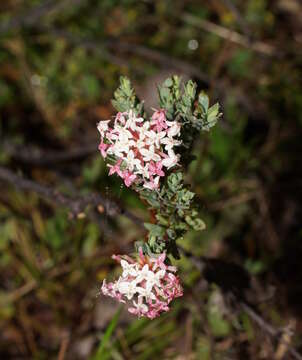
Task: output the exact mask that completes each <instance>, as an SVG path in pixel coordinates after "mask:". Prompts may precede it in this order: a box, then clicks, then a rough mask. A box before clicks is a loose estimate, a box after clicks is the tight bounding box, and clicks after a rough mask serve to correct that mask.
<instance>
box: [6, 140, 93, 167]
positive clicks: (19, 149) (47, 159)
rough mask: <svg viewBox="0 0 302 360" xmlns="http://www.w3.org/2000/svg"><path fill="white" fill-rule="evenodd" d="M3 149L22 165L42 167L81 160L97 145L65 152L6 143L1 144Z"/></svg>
mask: <svg viewBox="0 0 302 360" xmlns="http://www.w3.org/2000/svg"><path fill="white" fill-rule="evenodd" d="M3 149H4V151H5V152H6V153H7V154H8V155H10V156H11V157H13V158H14V159H16V160H17V161H20V162H22V163H24V164H30V165H35V166H41V167H44V166H49V165H54V164H58V163H64V162H68V161H75V160H79V159H83V158H85V157H87V156H89V155H91V154H94V153H95V152H96V149H97V143H95V144H87V145H82V146H80V147H78V148H73V149H72V150H66V151H52V150H47V151H46V150H41V149H37V148H30V147H28V146H26V147H25V146H16V145H12V144H11V143H8V142H6V143H4V144H3Z"/></svg>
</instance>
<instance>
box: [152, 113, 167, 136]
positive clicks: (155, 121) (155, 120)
mask: <svg viewBox="0 0 302 360" xmlns="http://www.w3.org/2000/svg"><path fill="white" fill-rule="evenodd" d="M166 120H167V119H166V110H165V109H160V110H157V111H155V112H154V113H153V115H152V121H151V125H154V127H155V129H156V131H157V132H160V131H162V130H163V129H167V128H168V124H167V122H166Z"/></svg>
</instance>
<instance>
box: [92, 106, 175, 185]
mask: <svg viewBox="0 0 302 360" xmlns="http://www.w3.org/2000/svg"><path fill="white" fill-rule="evenodd" d="M110 122H111V120H105V121H100V122H99V123H98V130H99V132H100V134H101V143H100V145H99V150H100V151H101V154H102V156H103V157H104V158H106V157H107V155H113V156H114V158H115V159H116V162H115V163H114V164H113V165H108V167H109V168H110V171H109V175H112V174H115V173H116V174H117V175H119V176H120V177H121V178H122V179H123V180H124V183H125V185H126V186H130V185H131V184H132V183H134V182H135V183H136V184H143V186H144V187H145V188H147V189H150V190H153V189H157V188H158V186H159V180H160V177H162V176H165V170H166V169H170V168H171V167H173V166H175V165H176V164H177V163H178V161H179V155H178V154H175V151H174V147H175V146H177V145H180V144H181V141H180V140H178V139H177V138H178V137H179V135H180V124H179V123H178V122H177V121H168V120H167V119H166V114H165V110H163V109H161V110H157V111H155V112H154V113H153V115H152V118H151V119H150V121H148V120H145V119H144V118H142V117H139V116H136V114H135V112H134V111H133V110H129V111H126V112H123V113H121V112H119V113H117V115H116V116H115V119H114V124H113V127H110V126H109V124H110Z"/></svg>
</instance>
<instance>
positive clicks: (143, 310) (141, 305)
mask: <svg viewBox="0 0 302 360" xmlns="http://www.w3.org/2000/svg"><path fill="white" fill-rule="evenodd" d="M132 303H133V305H134V307H135V308H136V309H137V310H138V311H140V312H141V313H143V314H144V313H146V312H148V310H149V309H148V306H147V305H145V304H144V303H143V296H138V301H137V303H136V302H135V301H134V300H133V301H132Z"/></svg>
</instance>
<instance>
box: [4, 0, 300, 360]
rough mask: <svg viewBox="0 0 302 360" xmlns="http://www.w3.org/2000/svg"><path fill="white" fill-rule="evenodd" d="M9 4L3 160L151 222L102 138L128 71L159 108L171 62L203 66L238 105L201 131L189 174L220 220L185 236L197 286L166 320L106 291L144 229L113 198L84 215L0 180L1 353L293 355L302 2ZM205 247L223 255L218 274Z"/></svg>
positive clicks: (211, 216)
mask: <svg viewBox="0 0 302 360" xmlns="http://www.w3.org/2000/svg"><path fill="white" fill-rule="evenodd" d="M0 11H1V12H0V150H1V151H0V162H1V167H6V168H9V169H11V170H13V171H14V172H15V173H17V174H19V175H20V174H23V176H24V177H26V178H30V179H32V180H34V181H36V182H38V183H42V184H46V185H47V186H49V187H53V188H55V189H58V190H60V191H62V192H64V193H65V194H68V195H74V194H76V195H81V196H85V194H87V193H89V192H91V191H93V192H96V193H100V194H102V195H103V196H106V197H109V198H110V199H114V200H116V201H118V202H119V203H120V204H123V206H124V207H125V208H127V209H129V210H132V212H133V213H135V214H136V215H137V216H139V217H141V218H142V219H143V220H144V221H146V222H148V221H150V219H149V215H148V213H147V212H146V210H145V205H144V204H143V203H142V202H140V201H139V200H138V198H137V196H136V194H133V193H132V192H131V191H129V190H127V189H125V188H124V187H123V186H122V185H121V182H120V181H119V180H118V179H117V178H115V177H110V178H109V177H108V176H107V169H106V167H105V165H104V162H103V160H102V158H101V156H100V155H99V153H98V152H97V151H96V148H97V143H98V134H97V131H96V122H98V121H99V120H102V119H107V118H109V117H110V116H111V115H113V111H114V110H113V107H112V105H111V104H110V99H111V98H112V94H113V92H114V90H115V89H116V87H117V84H118V79H119V76H120V75H126V76H128V77H129V78H131V80H133V82H134V83H135V86H136V88H137V92H138V93H139V95H140V97H141V98H142V99H145V102H146V109H147V108H148V107H149V106H154V94H155V85H156V84H158V83H161V82H162V81H163V80H164V79H165V78H166V77H167V76H168V75H170V74H171V73H176V74H179V75H182V76H183V78H184V79H187V78H189V77H191V78H193V79H194V80H195V81H196V82H197V83H198V90H202V89H205V90H206V91H207V92H208V93H209V95H210V97H211V100H212V103H214V101H216V100H219V102H220V103H221V105H222V111H223V113H224V116H223V118H222V119H221V120H220V122H219V124H218V125H217V126H216V127H215V128H214V129H212V131H211V132H209V133H206V132H203V133H202V136H200V138H198V139H197V141H196V142H195V144H194V148H193V153H194V155H195V156H196V160H195V161H193V162H192V163H191V164H190V166H189V168H188V170H187V173H186V179H185V180H186V182H187V183H188V184H190V185H191V187H192V189H193V191H194V192H196V193H197V196H198V199H199V204H200V208H201V212H202V218H203V219H204V220H205V223H206V226H207V228H206V230H205V231H203V232H201V233H199V232H194V231H192V232H190V233H189V234H188V235H186V236H185V238H183V239H182V244H183V247H184V249H185V251H187V252H188V253H193V254H194V256H195V257H194V258H193V257H192V256H182V258H181V260H179V261H177V262H176V263H177V264H178V266H179V267H180V274H181V277H182V281H183V283H184V287H185V295H184V297H183V298H181V299H179V300H177V301H175V302H174V304H173V306H172V310H171V311H170V312H169V313H167V314H166V315H164V316H161V317H160V318H159V319H157V320H154V321H148V320H145V319H141V320H136V319H135V318H133V317H131V316H130V315H128V314H127V313H126V312H125V311H124V310H119V309H118V307H117V305H116V304H114V303H112V302H111V301H110V300H108V299H104V298H103V297H97V296H96V295H97V294H98V291H99V290H98V289H99V285H100V282H101V281H102V279H103V278H104V277H107V276H109V277H110V276H111V275H112V276H114V274H115V273H116V271H117V269H116V268H115V267H114V263H113V262H112V261H111V259H110V256H111V254H112V253H124V252H129V251H131V249H132V248H133V243H134V241H136V240H137V239H140V238H142V237H143V236H144V229H142V228H141V227H139V226H137V225H136V224H135V223H133V222H131V221H130V220H129V219H128V218H126V217H124V216H114V217H112V216H110V209H107V208H106V207H105V208H104V207H102V206H99V207H98V208H96V207H94V206H90V207H88V209H86V210H87V211H86V212H85V213H79V214H77V216H76V217H74V216H71V214H70V211H69V210H68V209H66V208H65V207H60V206H57V205H54V204H53V203H52V202H49V201H45V200H43V199H41V198H40V197H39V196H37V194H36V193H35V192H32V191H26V192H24V191H21V190H20V189H18V188H15V187H12V186H11V185H9V184H8V183H7V182H5V181H2V180H3V179H2V180H1V178H0V182H1V192H0V250H1V251H0V269H1V272H0V330H1V341H0V355H1V358H3V359H10V358H12V359H20V358H26V359H60V360H61V359H139V360H143V359H151V358H158V359H159V358H160V359H204V360H207V359H242V358H246V359H273V358H276V359H285V358H290V356H292V355H291V354H290V353H289V352H288V346H289V345H288V343H290V344H291V346H293V347H295V348H296V349H298V350H299V349H300V350H301V348H302V338H301V329H302V323H301V315H302V311H301V303H302V287H301V284H302V282H301V280H302V267H301V255H302V246H301V243H302V242H301V241H302V239H301V235H302V229H301V192H302V184H301V153H302V145H301V139H300V134H301V126H302V85H301V70H300V69H301V68H302V66H301V65H302V53H301V42H302V21H301V17H299V16H297V14H300V13H301V12H302V5H301V2H299V1H298V0H290V1H289V0H287V1H284V0H277V1H268V0H247V1H239V0H236V1H235V0H232V1H231V0H208V1H203V2H200V1H195V0H186V1H175V0H174V1H172V0H171V1H170V0H167V1H151V0H148V1H147V0H145V1H132V0H122V1H114V0H103V1H98V0H86V1H85V0H69V1H64V0H61V1H54V0H53V1H41V0H7V1H4V2H1V4H0ZM231 31H233V32H231ZM62 154H64V155H63V158H62ZM108 210H109V211H108ZM203 258H215V259H216V260H217V261H218V260H219V261H221V263H220V262H218V263H217V262H215V263H210V264H212V265H213V266H214V265H215V266H214V267H213V268H214V269H215V271H214V273H211V272H210V273H205V274H204V273H201V271H200V269H198V268H197V267H196V259H197V260H198V259H203ZM226 262H227V263H232V264H233V266H232V267H231V268H229V267H228V268H226V267H225V263H226ZM220 265H221V267H220ZM226 269H229V271H228V270H226ZM244 270H245V271H246V273H244ZM243 274H244V275H243ZM246 274H248V276H249V277H248V278H249V279H250V284H249V283H248V281H245V279H246V277H245V276H246ZM214 275H215V276H214ZM230 293H231V295H232V294H236V296H237V301H238V298H239V299H241V298H244V299H245V301H248V302H249V303H250V304H251V306H252V307H253V308H254V309H255V311H257V313H258V314H259V315H260V316H261V317H262V319H265V321H267V322H268V323H270V324H272V326H273V327H274V329H277V330H276V331H277V333H276V334H275V335H276V336H275V335H274V336H271V335H269V331H267V329H265V326H264V325H263V323H262V324H261V322H260V323H259V322H258V323H257V321H256V322H255V319H253V317H252V316H250V314H248V312H246V311H242V308H238V306H236V304H235V301H234V299H233V297H232V296H230ZM284 339H285V340H284Z"/></svg>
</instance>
